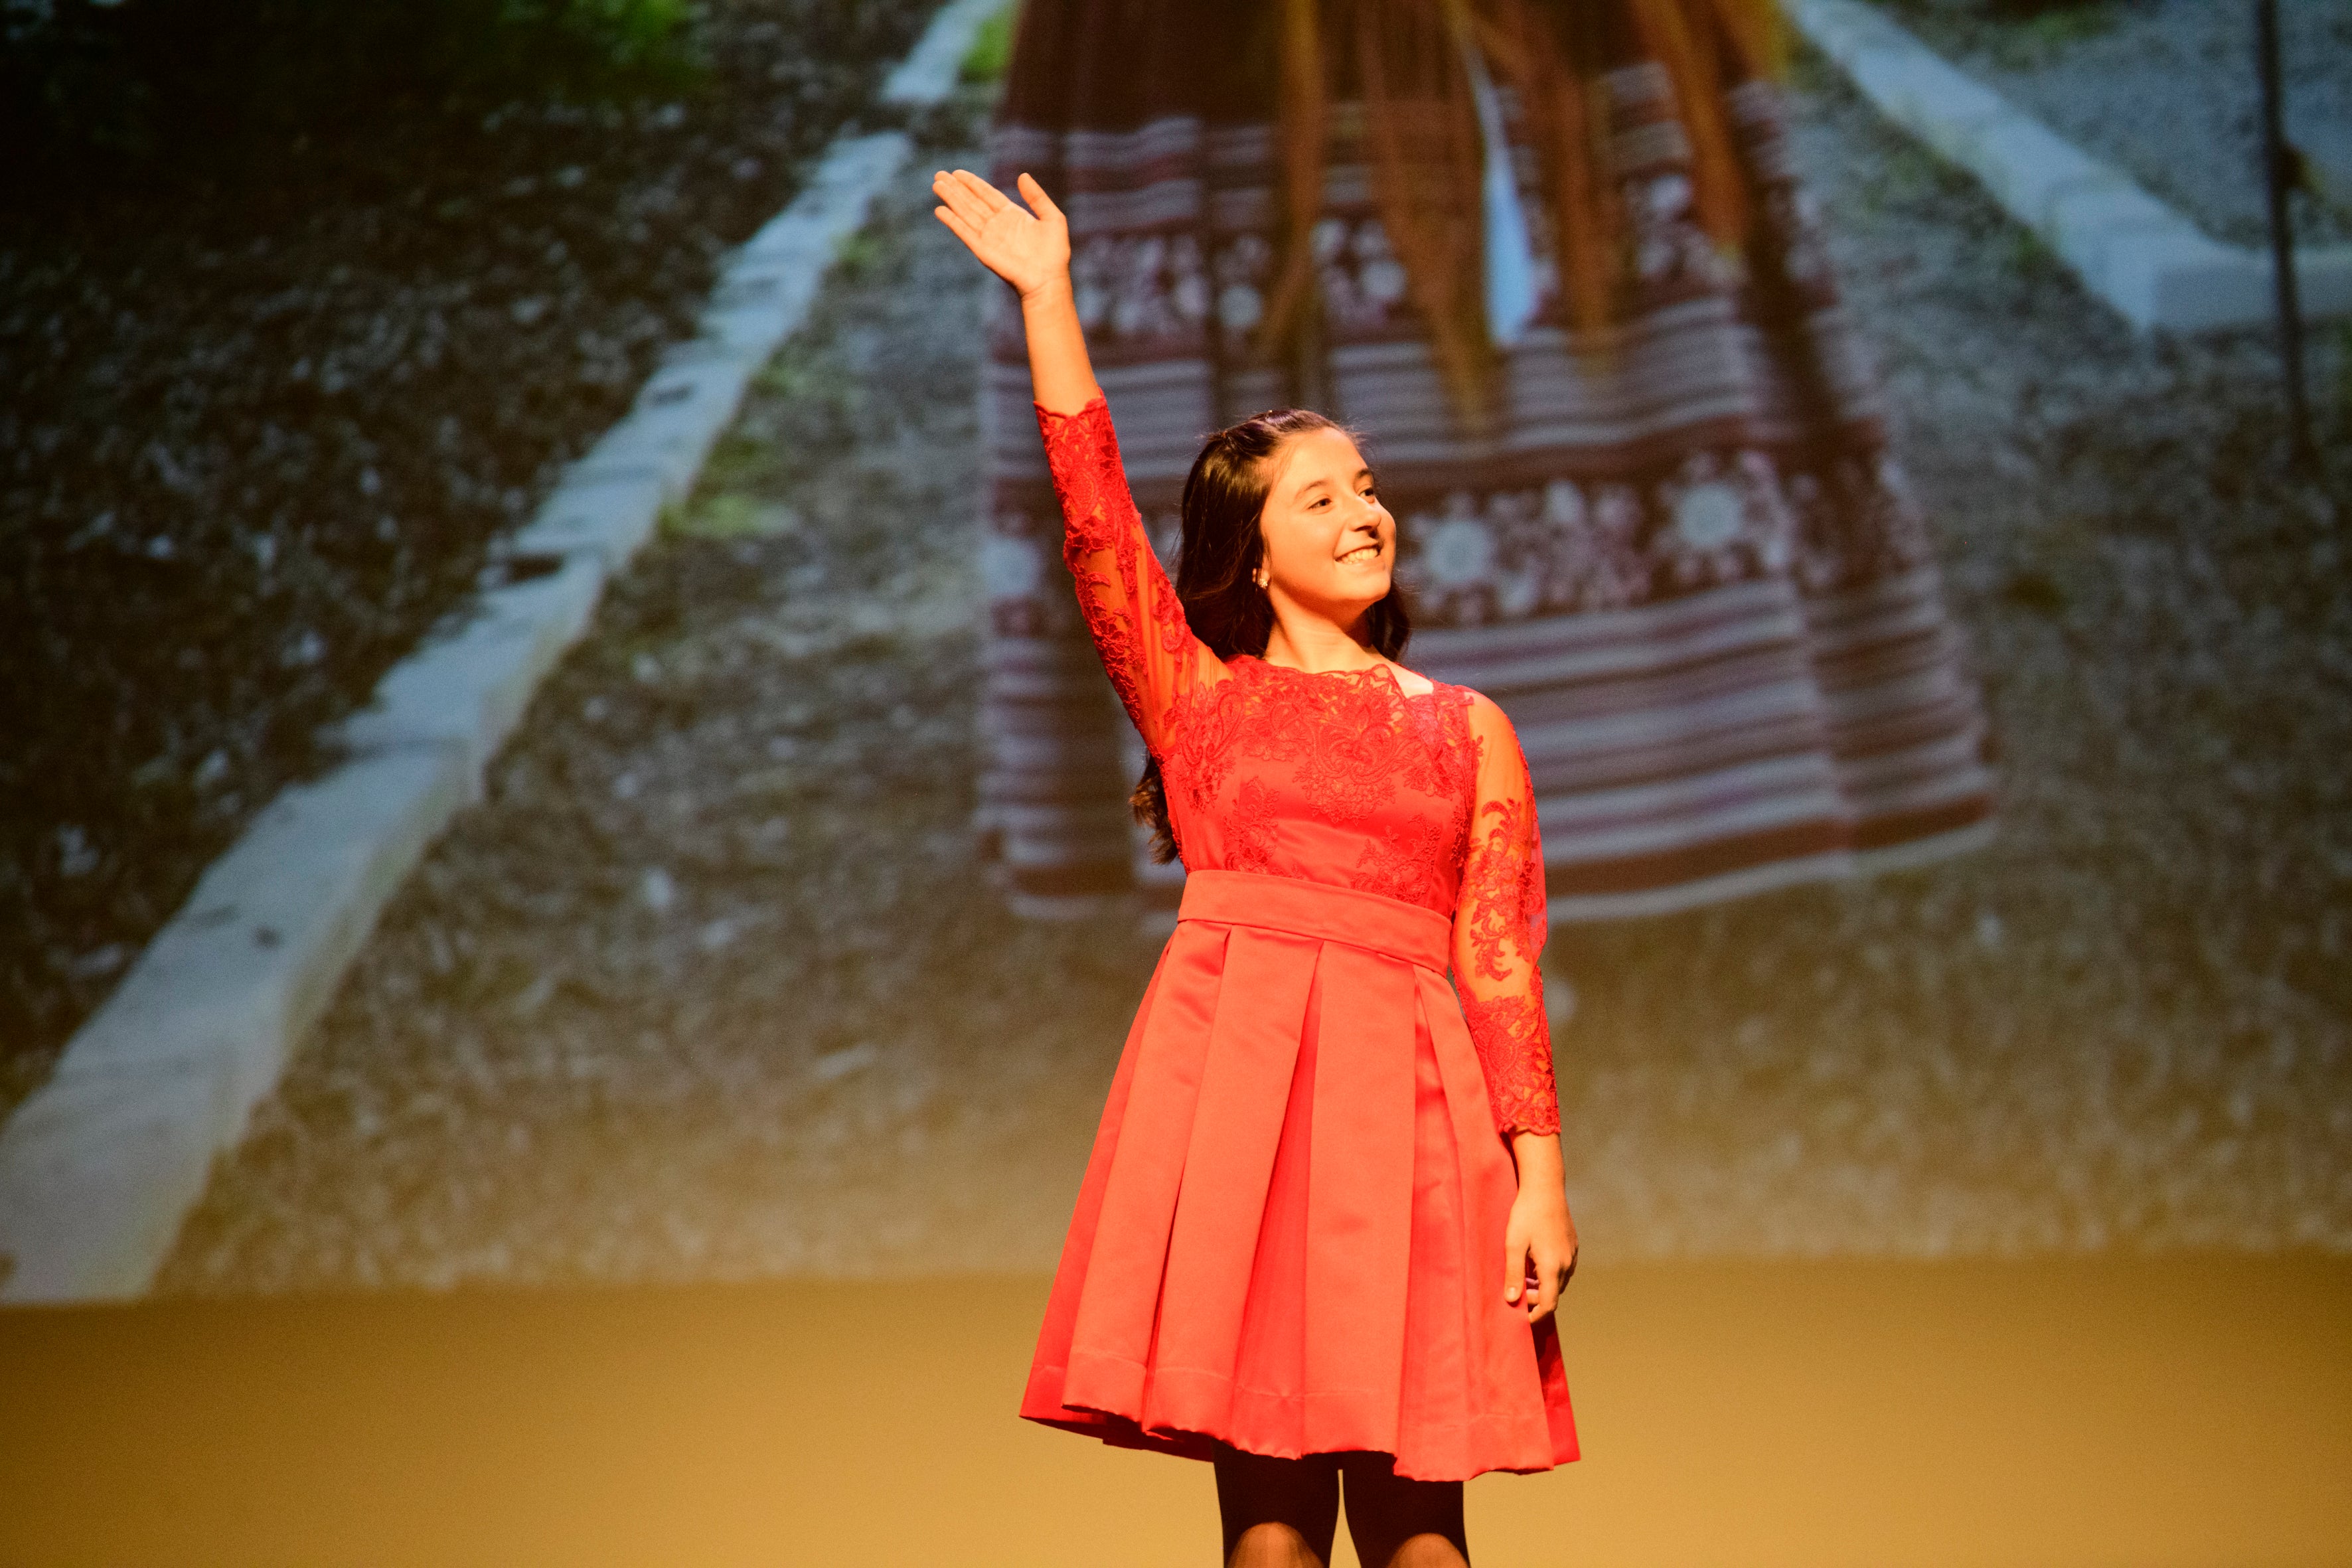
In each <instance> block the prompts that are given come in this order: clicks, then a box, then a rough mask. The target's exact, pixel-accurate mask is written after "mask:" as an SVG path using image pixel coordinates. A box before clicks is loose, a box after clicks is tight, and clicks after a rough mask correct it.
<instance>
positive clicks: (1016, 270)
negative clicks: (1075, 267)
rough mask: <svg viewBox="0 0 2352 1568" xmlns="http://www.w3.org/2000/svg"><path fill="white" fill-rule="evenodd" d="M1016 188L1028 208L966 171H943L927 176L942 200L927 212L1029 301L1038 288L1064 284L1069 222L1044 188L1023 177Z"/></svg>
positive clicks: (1068, 245)
mask: <svg viewBox="0 0 2352 1568" xmlns="http://www.w3.org/2000/svg"><path fill="white" fill-rule="evenodd" d="M1018 188H1019V189H1020V192H1021V200H1022V201H1024V202H1027V203H1028V204H1029V208H1028V210H1025V211H1024V209H1023V208H1022V206H1021V205H1020V203H1018V202H1015V201H1013V199H1012V198H1011V197H1010V196H1007V195H1005V194H1004V193H1003V191H1000V190H998V189H997V188H996V187H995V186H994V185H992V184H989V183H988V182H987V181H986V180H983V179H982V178H981V177H980V176H979V175H978V174H973V173H971V171H970V170H968V169H958V170H956V171H955V172H954V173H953V174H949V173H947V172H946V171H945V170H942V171H940V173H939V174H934V175H932V176H931V194H932V195H935V196H937V197H938V198H939V199H940V205H938V206H936V207H933V208H932V209H931V213H932V216H935V217H937V218H938V219H939V220H940V222H941V223H943V224H945V225H947V226H948V227H949V228H950V229H952V230H954V231H955V237H957V238H958V239H960V240H962V241H963V242H964V244H965V246H966V247H969V248H970V249H971V253H972V254H973V255H974V256H977V257H979V258H980V259H981V262H982V265H984V266H985V267H986V268H988V269H989V270H990V271H991V272H993V273H995V274H996V275H997V276H998V277H999V278H1002V279H1004V280H1005V281H1006V282H1007V283H1010V284H1012V285H1013V288H1015V289H1019V290H1020V291H1021V295H1022V297H1023V298H1024V299H1027V298H1028V297H1029V296H1031V295H1033V294H1034V293H1036V292H1037V291H1038V290H1039V289H1047V288H1051V287H1053V286H1055V285H1056V284H1062V285H1065V286H1066V285H1067V283H1068V281H1069V276H1070V221H1069V219H1067V218H1066V217H1064V216H1062V209H1061V208H1059V207H1057V206H1055V205H1054V198H1053V197H1051V196H1049V195H1046V194H1045V186H1043V185H1041V184H1038V183H1037V182H1036V181H1034V180H1033V179H1031V178H1030V177H1029V176H1028V175H1026V174H1024V175H1022V176H1021V179H1020V183H1019V187H1018Z"/></svg>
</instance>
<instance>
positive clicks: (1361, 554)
mask: <svg viewBox="0 0 2352 1568" xmlns="http://www.w3.org/2000/svg"><path fill="white" fill-rule="evenodd" d="M1380 558H1381V547H1380V546H1379V545H1377V544H1361V545H1358V546H1357V547H1356V548H1355V549H1353V550H1350V551H1349V552H1348V553H1346V554H1345V555H1342V556H1340V557H1339V564H1340V565H1342V566H1369V565H1370V564H1371V563H1373V562H1375V561H1377V560H1379V559H1380Z"/></svg>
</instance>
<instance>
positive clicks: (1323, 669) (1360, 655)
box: [1263, 614, 1388, 675]
mask: <svg viewBox="0 0 2352 1568" xmlns="http://www.w3.org/2000/svg"><path fill="white" fill-rule="evenodd" d="M1291 619H1292V617H1286V616H1281V615H1279V614H1277V615H1276V617H1275V622H1274V630H1273V632H1272V633H1271V634H1269V635H1268V636H1267V637H1266V639H1265V654H1264V656H1263V657H1264V658H1265V662H1266V663H1268V664H1272V665H1279V666H1281V667H1282V668H1285V669H1296V670H1301V671H1304V672H1305V673H1307V674H1308V675H1324V674H1328V672H1330V671H1332V670H1335V669H1374V668H1379V667H1380V666H1381V665H1384V664H1386V663H1387V662H1388V660H1387V659H1384V658H1381V656H1380V655H1379V654H1377V653H1374V652H1373V651H1372V650H1371V649H1370V648H1369V647H1365V646H1364V645H1363V644H1362V643H1361V642H1359V641H1358V640H1357V639H1356V637H1355V634H1354V633H1353V632H1352V631H1351V630H1350V629H1349V628H1348V627H1346V626H1341V625H1339V623H1338V622H1337V621H1330V620H1326V619H1324V618H1322V617H1321V616H1315V617H1312V618H1309V617H1303V616H1302V617H1297V619H1298V620H1299V621H1300V623H1301V624H1299V625H1296V626H1294V625H1292V624H1291ZM1357 625H1358V626H1361V625H1363V622H1362V621H1358V623H1357Z"/></svg>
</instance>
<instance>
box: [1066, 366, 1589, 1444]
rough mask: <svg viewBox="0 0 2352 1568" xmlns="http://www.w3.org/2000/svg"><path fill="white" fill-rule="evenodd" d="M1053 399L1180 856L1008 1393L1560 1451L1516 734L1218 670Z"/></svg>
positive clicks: (1099, 1431)
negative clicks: (1527, 1192)
mask: <svg viewBox="0 0 2352 1568" xmlns="http://www.w3.org/2000/svg"><path fill="white" fill-rule="evenodd" d="M1040 419H1041V421H1042V423H1043V424H1044V426H1045V448H1046V452H1047V456H1048V458H1049V460H1050V462H1051V466H1052V468H1053V474H1054V480H1055V488H1056V489H1057V491H1058V493H1059V495H1060V497H1061V500H1062V508H1063V516H1064V520H1065V523H1066V536H1065V553H1066V557H1067V560H1068V562H1069V564H1070V569H1071V574H1072V576H1073V577H1074V578H1075V580H1076V584H1077V588H1078V597H1079V601H1080V605H1081V607H1082V609H1083V610H1084V612H1085V615H1086V618H1087V626H1089V628H1090V629H1091V630H1092V632H1093V635H1094V638H1095V642H1096V646H1097V647H1098V648H1099V649H1100V650H1101V654H1102V658H1103V662H1104V664H1105V665H1106V666H1107V667H1108V670H1109V672H1110V677H1111V680H1112V682H1113V684H1115V685H1116V686H1117V687H1118V692H1119V695H1120V697H1121V698H1122V700H1124V701H1125V702H1126V704H1127V710H1128V712H1129V714H1130V715H1132V716H1133V718H1134V720H1135V722H1136V725H1137V727H1138V728H1139V730H1140V731H1142V733H1143V737H1144V739H1145V741H1146V742H1148V743H1149V744H1150V747H1151V751H1152V754H1153V755H1154V756H1156V757H1158V758H1159V759H1160V770H1161V773H1162V775H1163V777H1164V778H1165V780H1166V783H1167V787H1168V807H1169V816H1170V820H1171V824H1172V826H1173V827H1174V829H1175V835H1176V841H1177V844H1178V846H1179V847H1180V848H1181V851H1182V854H1183V859H1184V865H1185V868H1186V871H1187V877H1186V882H1185V890H1184V900H1183V905H1182V909H1181V914H1180V919H1179V921H1178V924H1177V927H1176V931H1175V934H1174V935H1173V936H1171V938H1170V939H1169V942H1168V945H1167V948H1166V949H1165V951H1164V952H1162V953H1161V954H1160V963H1159V967H1158V969H1157V970H1156V971H1155V972H1154V973H1153V976H1152V980H1151V984H1150V990H1149V991H1148V992H1147V993H1146V994H1145V996H1144V999H1143V1005H1142V1006H1141V1007H1140V1009H1139V1011H1138V1012H1137V1014H1136V1019H1135V1024H1134V1027H1133V1028H1132V1030H1131V1031H1130V1032H1129V1036H1128V1040H1127V1047H1126V1049H1125V1051H1124V1053H1123V1054H1122V1055H1121V1057H1120V1058H1119V1064H1118V1073H1117V1076H1116V1077H1115V1078H1114V1079H1113V1080H1112V1084H1111V1089H1110V1095H1109V1099H1108V1102H1107V1103H1106V1104H1105V1106H1104V1108H1103V1116H1102V1125H1101V1128H1100V1131H1098V1132H1097V1135H1096V1140H1095V1146H1094V1153H1093V1156H1092V1158H1091V1159H1090V1160H1089V1161H1088V1163H1087V1173H1086V1178H1085V1182H1084V1184H1082V1186H1081V1188H1080V1190H1079V1194H1078V1202H1077V1207H1076V1214H1075V1215H1074V1216H1073V1217H1072V1219H1071V1222H1070V1232H1069V1237H1068V1239H1067V1240H1066V1243H1065V1244H1064V1247H1063V1251H1062V1259H1061V1265H1060V1268H1059V1269H1058V1271H1057V1272H1056V1274H1055V1280H1054V1290H1053V1295H1052V1298H1051V1300H1050V1302H1049V1304H1048V1306H1047V1308H1046V1312H1045V1326H1044V1328H1043V1329H1042V1331H1040V1333H1039V1335H1038V1341H1037V1352H1036V1357H1035V1360H1034V1363H1033V1365H1032V1367H1031V1370H1030V1376H1029V1384H1028V1389H1027V1392H1026V1394H1025V1395H1024V1399H1023V1401H1022V1406H1021V1413H1022V1414H1023V1415H1025V1416H1028V1417H1030V1418H1032V1419H1034V1420H1038V1421H1044V1422H1048V1423H1051V1424H1053V1425H1055V1426H1066V1427H1068V1428H1071V1429H1073V1430H1076V1431H1080V1432H1085V1433H1089V1434H1092V1435H1094V1436H1100V1437H1102V1438H1104V1439H1106V1440H1107V1441H1109V1442H1113V1443H1118V1444H1122V1445H1127V1446H1133V1447H1158V1448H1164V1449H1167V1450H1170V1451H1172V1452H1176V1453H1181V1454H1188V1455H1192V1456H1193V1457H1196V1458H1206V1457H1209V1455H1210V1454H1211V1453H1212V1452H1213V1443H1214V1442H1217V1441H1222V1442H1225V1443H1229V1444H1231V1445H1233V1446H1234V1447H1239V1448H1244V1449H1247V1450H1249V1451H1252V1452H1255V1453H1260V1454H1271V1455H1280V1456H1296V1455H1299V1454H1307V1453H1328V1452H1337V1451H1344V1450H1373V1451H1378V1452H1381V1453H1386V1454H1390V1455H1392V1456H1394V1458H1395V1461H1396V1468H1397V1471H1398V1473H1399V1474H1401V1475H1403V1476H1408V1477H1412V1478H1416V1479H1425V1480H1460V1479H1467V1478H1469V1477H1471V1476H1474V1475H1476V1474H1478V1473H1479V1472H1481V1471H1484V1470H1492V1469H1507V1470H1538V1469H1545V1468H1549V1467H1551V1466H1552V1465H1555V1464H1559V1463H1562V1462H1564V1461H1566V1460H1569V1459H1572V1458H1575V1457H1576V1435H1575V1426H1574V1423H1573V1421H1572V1419H1571V1417H1570V1411H1569V1400H1568V1386H1567V1382H1566V1380H1565V1378H1564V1377H1563V1375H1562V1373H1561V1369H1560V1359H1559V1342H1558V1338H1557V1335H1556V1332H1555V1329H1554V1324H1553V1321H1552V1320H1551V1319H1549V1318H1546V1319H1544V1320H1542V1321H1540V1322H1538V1323H1536V1324H1534V1325H1530V1324H1529V1323H1528V1321H1527V1319H1526V1316H1525V1313H1524V1310H1521V1309H1518V1308H1515V1307H1513V1306H1511V1305H1510V1304H1508V1303H1507V1302H1506V1301H1505V1300H1503V1289H1504V1278H1503V1275H1504V1253H1503V1235H1504V1226H1505V1223H1506V1220H1507V1216H1508V1214H1509V1211H1510V1206H1511V1202H1512V1199H1513V1197H1514V1196H1515V1195H1516V1194H1517V1177H1516V1175H1515V1173H1514V1168H1513V1164H1512V1161H1511V1156H1510V1150H1509V1145H1508V1142H1507V1136H1508V1134H1510V1133H1511V1132H1514V1131H1540V1132H1549V1131H1556V1130H1557V1129H1558V1127H1559V1109H1558V1104H1557V1100H1556V1097H1555V1095H1554V1092H1553V1087H1552V1076H1551V1047H1550V1040H1549V1033H1548V1030H1547V1027H1546V1025H1545V1019H1544V1009H1543V991H1542V981H1541V977H1540V975H1539V973H1538V970H1537V967H1536V960H1537V956H1538V954H1539V953H1540V952H1542V949H1543V942H1544V933H1545V916H1544V889H1543V858H1542V854H1541V850H1540V848H1539V847H1538V842H1537V834H1536V819H1535V805H1534V800H1533V797H1532V792H1531V790H1530V787H1529V784H1528V770H1527V764H1526V763H1525V761H1524V760H1523V759H1522V757H1521V755H1520V752H1519V747H1518V742H1517V737H1516V736H1515V735H1514V734H1513V732H1512V730H1511V726H1510V723H1509V721H1507V720H1506V719H1505V718H1504V717H1503V714H1502V711H1501V710H1499V709H1497V708H1496V706H1495V705H1494V704H1493V703H1492V702H1489V701H1488V700H1486V699H1485V698H1483V697H1481V696H1479V695H1478V694H1477V693H1476V692H1474V691H1470V690H1467V689H1464V688H1461V687H1454V686H1444V685H1439V686H1435V687H1434V688H1433V689H1430V690H1428V691H1426V692H1422V693H1419V694H1413V693H1409V692H1407V691H1406V690H1405V689H1404V688H1403V687H1402V685H1400V683H1399V682H1398V680H1397V679H1396V678H1395V677H1394V676H1393V675H1392V674H1391V673H1390V672H1389V670H1387V669H1386V668H1373V669H1370V670H1366V671H1361V672H1334V673H1327V674H1307V673H1304V672H1302V671H1298V670H1292V669H1285V668H1280V667H1278V666H1275V665H1270V664H1267V663H1265V661H1264V660H1262V659H1256V658H1234V659H1232V660H1223V661H1221V660H1219V659H1218V658H1216V657H1215V656H1214V655H1213V654H1212V653H1210V651H1209V650H1208V649H1207V648H1206V647H1203V646H1202V644H1201V643H1200V641H1199V640H1198V639H1196V638H1195V637H1193V636H1192V632H1191V630H1190V629H1189V628H1188V627H1187V626H1186V625H1185V622H1184V617H1183V614H1182V611H1181V608H1180V606H1179V605H1178V603H1177V600H1176V595H1175V592H1174V590H1173V588H1172V587H1171V585H1170V584H1169V582H1168V580H1167V578H1166V576H1165V575H1164V574H1162V573H1161V571H1160V565H1159V563H1158V562H1157V561H1156V560H1155V559H1154V557H1153V555H1152V552H1151V549H1150V545H1149V543H1148V542H1146V539H1145V536H1144V532H1143V529H1142V524H1141V521H1140V519H1139V517H1138V515H1137V513H1136V510H1135V505H1134V502H1133V500H1131V499H1130V498H1129V493H1128V488H1127V483H1126V479H1125V478H1124V476H1123V474H1122V472H1121V469H1120V467H1119V458H1118V443H1117V438H1116V437H1115V436H1114V435H1113V432H1112V429H1111V421H1110V415H1109V412H1108V409H1107V408H1106V407H1105V406H1104V405H1103V404H1102V403H1101V402H1099V401H1097V402H1096V403H1094V404H1092V405H1089V406H1088V407H1087V409H1085V410H1084V411H1083V412H1081V413H1079V414H1076V415H1074V416H1055V415H1049V414H1044V413H1043V412H1042V411H1041V414H1040ZM1449 968H1450V969H1451V970H1452V973H1453V984H1452V985H1451V986H1449V985H1448V984H1447V982H1446V972H1447V970H1448V969H1449ZM1457 997H1458V1001H1457Z"/></svg>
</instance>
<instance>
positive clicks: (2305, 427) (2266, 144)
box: [2254, 0, 2319, 468]
mask: <svg viewBox="0 0 2352 1568" xmlns="http://www.w3.org/2000/svg"><path fill="white" fill-rule="evenodd" d="M2254 61H2255V65H2256V68H2258V69H2259V70H2260V71H2261V73H2262V79H2263V184H2264V186H2265V187H2266V189H2267V191H2268V194H2269V197H2270V219H2271V280H2272V286H2273V289H2274V291H2275V292H2276V294H2277V297H2278V328H2279V357H2280V359H2281V360H2282V361H2283V362H2284V369H2285V371H2286V418H2287V427H2288V440H2289V442H2290V443H2291V449H2292V450H2293V452H2294V461H2295V465H2296V466H2297V467H2298V468H2311V467H2314V466H2315V465H2316V464H2317V462H2318V460H2319V450H2318V448H2317V447H2315V446H2313V445H2312V441H2311V412H2310V407H2309V403H2308V399H2307V398H2306V397H2305V392H2304V384H2303V300H2302V297H2301V293H2300V290H2299V289H2298V288H2297V287H2296V280H2295V269H2294V213H2293V212H2292V211H2290V210H2289V208H2288V205H2287V197H2288V196H2289V195H2291V194H2292V193H2293V192H2294V188H2295V186H2297V185H2298V184H2302V174H2303V161H2302V158H2301V155H2300V154H2298V153H2296V152H2295V150H2294V148H2293V147H2291V146H2289V145H2288V143H2287V139H2286V125H2285V116H2284V107H2283V103H2282V100H2283V99H2284V93H2283V91H2282V89H2281V88H2280V85H2279V32H2278V0H2254Z"/></svg>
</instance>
